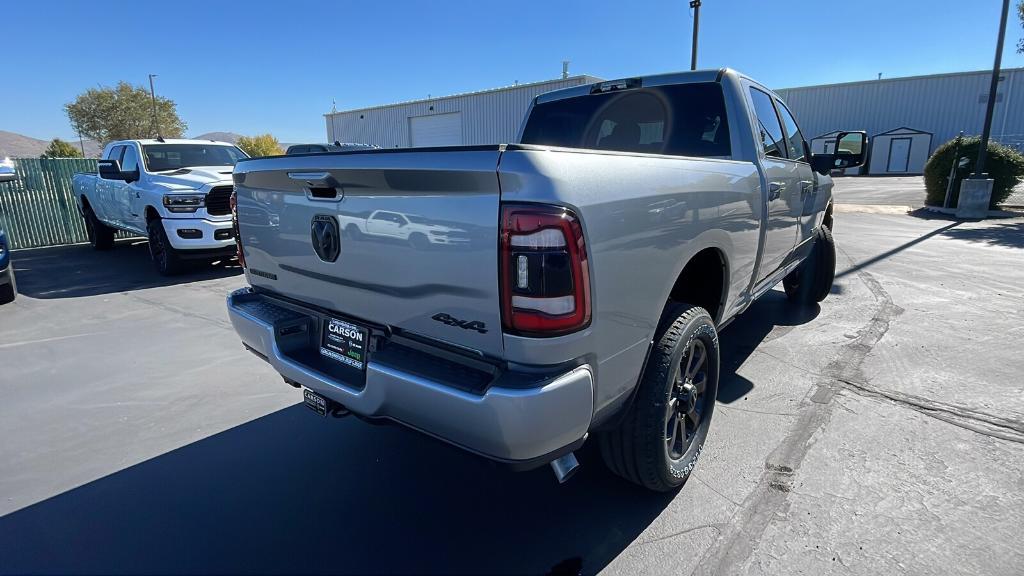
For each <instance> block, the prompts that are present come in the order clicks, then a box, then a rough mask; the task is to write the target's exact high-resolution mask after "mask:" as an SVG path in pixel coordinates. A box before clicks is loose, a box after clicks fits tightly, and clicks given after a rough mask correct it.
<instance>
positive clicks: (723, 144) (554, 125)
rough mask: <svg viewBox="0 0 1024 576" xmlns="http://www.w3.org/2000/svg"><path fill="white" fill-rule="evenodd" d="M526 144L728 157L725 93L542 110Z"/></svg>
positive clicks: (619, 99) (618, 97) (657, 94)
mask: <svg viewBox="0 0 1024 576" xmlns="http://www.w3.org/2000/svg"><path fill="white" fill-rule="evenodd" d="M522 143H523V144H542V145H547V146H563V147H566V148H590V149H595V150H616V151H621V152H642V153H646V154H670V155H675V156H729V155H730V154H731V153H732V151H731V148H730V144H729V124H728V121H727V119H726V115H725V98H724V96H723V95H722V87H721V85H720V84H718V83H715V82H702V83H696V84H679V85H674V86H654V87H650V88H636V89H631V90H621V91H615V92H604V93H598V94H589V95H586V96H577V97H574V98H564V99H561V100H555V101H552V102H546V103H543V104H538V105H536V106H534V107H533V110H532V111H531V112H530V118H529V119H528V120H527V122H526V127H525V128H524V129H523V138H522Z"/></svg>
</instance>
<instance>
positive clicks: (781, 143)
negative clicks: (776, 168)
mask: <svg viewBox="0 0 1024 576" xmlns="http://www.w3.org/2000/svg"><path fill="white" fill-rule="evenodd" d="M750 99H751V101H752V102H753V103H754V114H755V115H756V116H757V130H758V132H759V133H760V137H761V143H762V144H763V145H764V155H765V156H773V157H776V158H785V157H786V152H785V147H786V142H785V140H784V138H783V136H782V124H781V123H780V122H779V116H778V115H777V114H776V113H775V106H774V105H773V104H772V97H771V96H769V95H768V94H767V93H765V92H762V91H760V90H758V89H757V88H751V89H750Z"/></svg>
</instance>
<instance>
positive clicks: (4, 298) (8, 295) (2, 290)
mask: <svg viewBox="0 0 1024 576" xmlns="http://www.w3.org/2000/svg"><path fill="white" fill-rule="evenodd" d="M8 266H10V270H8V271H7V272H6V274H10V275H11V281H10V283H9V284H4V285H2V286H0V304H9V303H11V302H14V299H15V298H16V297H17V296H18V285H17V284H16V283H15V281H14V263H13V262H12V263H9V264H8Z"/></svg>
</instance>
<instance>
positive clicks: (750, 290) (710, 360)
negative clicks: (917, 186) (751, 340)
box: [227, 70, 866, 490]
mask: <svg viewBox="0 0 1024 576" xmlns="http://www.w3.org/2000/svg"><path fill="white" fill-rule="evenodd" d="M865 145H866V137H865V135H864V134H863V133H861V132H850V133H841V134H840V135H839V137H838V146H837V147H836V150H837V151H836V152H835V153H833V154H829V155H814V156H812V155H811V154H810V150H809V148H808V145H807V143H806V141H805V140H804V138H803V136H802V135H801V133H800V130H799V128H798V127H797V124H796V121H795V119H794V118H793V116H792V114H791V113H790V111H789V110H788V109H787V108H786V106H785V104H784V103H783V102H782V101H781V100H780V99H779V98H778V97H777V96H776V95H774V94H773V93H772V92H771V91H770V90H768V89H767V88H765V87H764V86H762V85H760V84H758V83H757V82H755V81H753V80H751V79H750V78H747V77H746V76H743V75H742V74H739V73H737V72H735V71H732V70H715V71H696V72H689V73H679V74H667V75H659V76H647V77H642V78H627V79H623V80H616V81H610V82H601V83H598V84H592V85H587V86H578V87H574V88H569V89H565V90H559V91H556V92H550V93H547V94H543V95H541V96H539V97H537V98H536V100H535V101H534V102H533V105H532V107H531V108H530V111H529V114H528V116H527V118H526V120H525V122H524V123H523V126H522V128H521V134H520V142H519V143H517V144H507V145H495V146H470V147H449V148H431V149H425V148H424V149H398V150H373V151H365V152H362V151H360V152H341V153H327V154H310V155H295V156H287V157H273V158H255V159H251V160H242V161H240V162H239V163H238V164H237V166H236V167H235V170H234V175H233V176H234V182H235V194H236V196H235V199H234V204H233V206H234V208H235V211H236V218H237V226H238V231H237V232H238V234H236V237H237V238H238V240H239V244H240V250H241V252H242V253H241V259H242V261H243V265H244V267H245V271H246V277H247V279H248V281H249V284H250V285H251V287H250V288H245V289H242V290H239V291H236V292H234V293H232V294H231V295H230V296H229V297H228V303H227V305H228V311H229V314H230V318H231V321H232V323H233V325H234V327H235V329H236V330H237V332H238V334H239V335H240V336H241V338H242V341H243V343H244V344H245V346H246V347H247V348H248V349H249V350H251V351H252V352H254V353H255V354H257V355H258V356H260V357H261V358H263V359H265V360H267V361H268V362H269V363H270V364H271V365H272V366H273V367H274V368H275V369H276V370H277V371H278V372H280V373H281V375H282V376H283V377H284V379H285V381H286V382H287V383H289V384H291V385H293V386H296V387H302V388H304V399H305V402H306V403H307V404H308V405H309V406H310V407H311V408H313V409H314V410H316V411H317V412H319V413H320V414H323V415H327V414H333V415H336V416H344V415H348V414H355V415H357V416H360V417H363V418H368V419H379V418H384V419H390V420H393V421H396V422H399V423H402V424H405V425H407V426H409V427H411V428H414V429H416V430H420V431H422V432H425V433H427V434H430V435H431V436H434V437H437V438H440V439H442V440H445V441H447V442H449V443H451V444H454V445H456V446H459V447H462V448H464V449H466V450H469V451H471V452H474V453H477V454H480V455H482V456H486V457H488V458H491V459H494V460H498V461H502V462H507V463H510V464H512V465H515V466H517V467H530V466H536V465H541V464H545V463H551V465H552V467H553V468H554V470H555V473H556V475H557V476H558V478H559V480H560V481H564V479H565V478H567V477H568V475H569V474H570V473H571V472H572V471H573V470H575V468H576V466H577V460H576V458H575V456H574V454H573V453H574V451H576V450H578V449H579V448H580V447H581V446H582V445H583V443H584V442H585V441H586V440H587V439H588V438H594V439H595V440H596V441H599V442H600V447H601V452H602V454H603V456H604V460H605V461H606V463H607V465H608V466H609V467H610V468H611V469H612V470H613V471H614V472H616V473H617V474H619V475H621V476H623V477H625V478H627V479H629V480H631V481H633V482H636V483H638V484H640V485H643V486H645V487H647V488H650V489H653V490H669V489H672V488H674V487H677V486H679V485H681V484H682V483H683V482H684V481H685V479H686V478H687V476H688V475H689V473H690V471H691V470H692V469H693V467H694V465H695V463H696V461H697V458H698V456H699V455H700V452H701V449H702V447H703V444H704V440H705V438H706V436H707V432H708V427H709V425H710V423H711V416H712V412H713V410H714V406H715V394H716V390H717V387H718V378H719V340H718V331H719V330H720V329H721V328H722V327H723V326H724V325H725V324H727V323H728V322H729V321H730V320H731V319H733V318H734V317H735V316H736V315H737V314H740V313H742V312H743V311H744V310H746V309H747V308H748V307H749V306H750V304H751V303H752V302H753V301H754V300H755V299H756V298H757V297H759V296H760V295H762V294H764V293H765V292H766V291H768V290H770V289H771V288H772V287H773V286H775V285H776V284H778V283H779V282H782V283H783V285H784V286H785V289H786V293H787V295H788V296H789V297H790V299H792V300H793V301H794V302H796V303H797V304H798V305H799V304H805V305H807V304H812V305H813V304H814V303H815V302H818V301H821V300H822V299H824V298H825V296H826V295H828V293H829V291H830V287H831V285H832V280H833V276H834V271H835V247H834V245H833V243H832V237H831V234H830V232H829V226H830V224H831V196H832V181H831V179H830V177H829V176H828V174H829V172H830V170H832V169H838V168H846V167H850V166H856V165H858V164H860V163H861V162H862V161H863V150H865ZM374 210H385V211H389V212H393V213H401V214H416V215H417V217H418V218H419V219H420V220H421V222H426V223H428V224H433V225H436V226H439V227H445V228H448V229H453V230H459V231H460V235H461V239H462V240H463V241H462V242H459V243H452V244H432V243H422V244H411V243H409V242H404V241H400V240H398V241H396V240H394V239H389V238H385V237H383V236H371V235H367V234H359V235H356V236H353V235H348V234H345V231H344V228H342V227H340V226H339V220H340V219H344V218H345V217H346V216H350V215H358V214H366V213H369V212H372V211H374Z"/></svg>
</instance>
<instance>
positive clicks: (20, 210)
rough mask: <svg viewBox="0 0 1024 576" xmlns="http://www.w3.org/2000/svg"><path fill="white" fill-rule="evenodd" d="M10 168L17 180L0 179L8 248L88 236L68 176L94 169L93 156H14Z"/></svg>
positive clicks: (0, 220)
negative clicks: (91, 157) (2, 181)
mask: <svg viewBox="0 0 1024 576" xmlns="http://www.w3.org/2000/svg"><path fill="white" fill-rule="evenodd" d="M14 169H15V170H16V171H17V173H18V178H17V180H14V181H12V182H4V183H0V228H3V229H4V230H5V231H6V232H7V237H8V239H9V240H10V242H11V247H12V248H15V249H17V248H37V247H40V246H59V245H61V244H74V243H76V242H86V241H87V240H88V237H87V236H86V233H85V224H84V223H83V222H82V217H81V216H80V215H79V214H78V207H77V205H76V204H75V194H74V191H73V190H72V188H71V177H72V176H73V175H74V174H75V172H93V173H95V172H96V160H95V159H82V158H18V159H15V160H14ZM118 236H119V237H122V236H124V234H119V235H118Z"/></svg>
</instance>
